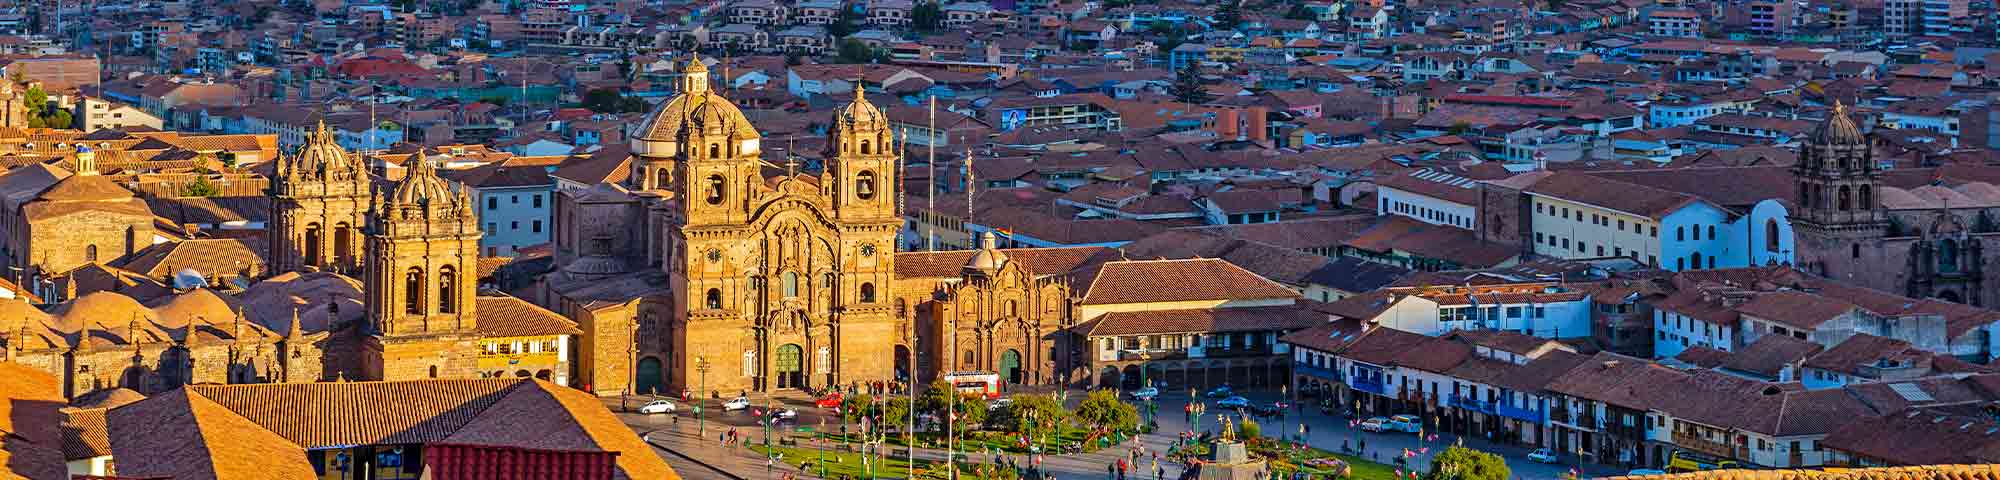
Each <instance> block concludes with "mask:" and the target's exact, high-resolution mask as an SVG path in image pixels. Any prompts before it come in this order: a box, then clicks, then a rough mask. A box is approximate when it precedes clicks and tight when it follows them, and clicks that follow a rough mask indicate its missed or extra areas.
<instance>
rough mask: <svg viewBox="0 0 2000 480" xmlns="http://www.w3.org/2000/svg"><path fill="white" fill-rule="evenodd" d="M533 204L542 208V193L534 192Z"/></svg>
mask: <svg viewBox="0 0 2000 480" xmlns="http://www.w3.org/2000/svg"><path fill="white" fill-rule="evenodd" d="M533 206H534V207H535V208H542V194H539V193H537V194H535V199H534V205H533Z"/></svg>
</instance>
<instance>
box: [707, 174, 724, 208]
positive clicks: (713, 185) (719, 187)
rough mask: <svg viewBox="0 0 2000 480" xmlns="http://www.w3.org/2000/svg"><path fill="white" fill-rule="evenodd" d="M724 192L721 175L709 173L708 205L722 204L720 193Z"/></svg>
mask: <svg viewBox="0 0 2000 480" xmlns="http://www.w3.org/2000/svg"><path fill="white" fill-rule="evenodd" d="M724 193H725V192H724V191H723V183H722V176H721V175H709V176H708V204H709V205H721V204H722V195H723V194H724Z"/></svg>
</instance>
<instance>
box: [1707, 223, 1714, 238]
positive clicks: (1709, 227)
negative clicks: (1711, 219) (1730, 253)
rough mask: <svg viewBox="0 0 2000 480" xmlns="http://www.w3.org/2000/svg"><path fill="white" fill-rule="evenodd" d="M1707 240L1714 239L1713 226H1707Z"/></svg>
mask: <svg viewBox="0 0 2000 480" xmlns="http://www.w3.org/2000/svg"><path fill="white" fill-rule="evenodd" d="M1708 239H1709V240H1714V239H1715V226H1714V225H1709V226H1708Z"/></svg>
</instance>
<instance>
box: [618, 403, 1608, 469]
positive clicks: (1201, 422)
mask: <svg viewBox="0 0 2000 480" xmlns="http://www.w3.org/2000/svg"><path fill="white" fill-rule="evenodd" d="M1083 393H1084V392H1082V391H1080V390H1074V391H1071V393H1070V394H1069V405H1067V406H1070V407H1074V405H1076V403H1077V402H1078V401H1080V400H1081V399H1082V398H1083V397H1084V395H1083ZM1244 396H1245V397H1246V398H1248V399H1250V400H1251V401H1252V403H1253V404H1255V405H1269V404H1271V402H1272V401H1274V400H1277V398H1278V392H1276V391H1269V392H1245V393H1244ZM604 400H605V402H606V407H607V408H610V409H611V410H612V411H613V412H620V407H619V399H618V397H608V398H605V399H604ZM751 400H752V401H753V402H754V404H755V405H756V408H757V409H759V410H762V409H764V408H765V405H766V402H767V399H765V398H764V397H763V396H761V395H753V396H752V397H751ZM1200 400H1202V401H1205V402H1208V403H1209V404H1210V406H1209V409H1208V414H1207V415H1204V416H1202V417H1201V418H1198V419H1196V424H1195V425H1190V424H1189V422H1188V421H1187V416H1186V415H1185V414H1184V413H1183V408H1184V407H1185V406H1186V405H1187V401H1188V398H1187V392H1186V391H1185V390H1182V391H1179V392H1173V391H1167V392H1162V395H1161V398H1160V399H1159V400H1158V404H1159V407H1158V409H1159V410H1158V411H1159V418H1157V419H1156V420H1157V421H1158V422H1159V425H1160V428H1159V430H1157V431H1156V433H1153V434H1147V435H1141V436H1140V437H1139V438H1138V442H1139V444H1141V445H1144V446H1145V448H1147V449H1148V450H1149V451H1151V452H1166V450H1167V448H1168V446H1169V445H1170V444H1171V443H1172V442H1173V441H1174V438H1175V435H1176V434H1177V433H1179V432H1183V431H1188V430H1191V429H1193V430H1213V429H1214V428H1215V426H1216V414H1217V413H1220V412H1222V411H1223V409H1221V408H1218V407H1215V406H1213V403H1214V399H1200ZM768 402H770V404H773V405H777V406H779V407H780V408H792V409H794V410H796V411H797V412H798V418H797V420H796V421H788V422H785V425H786V428H790V426H791V425H805V426H815V427H817V426H820V425H825V428H826V429H827V431H838V429H839V425H840V419H839V418H838V417H836V416H834V415H833V412H832V410H831V409H822V408H817V407H814V406H812V399H810V398H806V397H804V396H802V395H800V394H797V393H792V394H778V395H775V396H773V397H772V398H770V399H769V400H768ZM641 403H644V401H643V400H640V399H638V398H636V397H635V398H634V399H633V400H632V401H631V402H630V406H631V407H632V408H633V409H637V408H638V406H639V404H641ZM676 404H678V406H679V410H678V411H677V412H676V413H673V414H662V415H641V414H638V413H623V412H620V413H618V416H619V417H620V418H621V419H622V420H623V421H624V422H625V423H626V425H628V426H630V427H632V429H633V430H634V431H636V432H639V433H640V434H641V435H645V436H646V437H647V438H648V440H649V441H650V442H651V443H653V445H654V446H655V448H656V449H658V450H660V453H661V456H662V457H664V458H666V459H667V462H668V464H669V465H672V466H673V467H674V469H675V471H676V472H679V473H680V474H681V475H682V476H683V477H685V478H690V479H725V478H735V479H741V478H758V477H759V476H760V475H762V474H765V473H766V471H767V469H766V462H765V460H764V458H763V457H761V456H759V455H757V454H756V453H754V452H751V451H749V450H747V449H743V448H724V447H722V446H721V443H720V440H719V438H718V436H719V435H722V434H723V432H726V431H728V430H729V429H731V428H735V429H736V430H737V431H738V432H739V434H742V435H747V436H748V438H749V439H750V440H751V441H753V442H761V441H762V439H763V433H764V432H763V430H762V427H760V426H759V425H758V424H757V423H756V419H755V418H754V417H753V416H752V415H751V414H750V413H749V412H747V411H735V412H723V411H722V409H721V408H720V405H721V402H720V401H719V400H710V401H708V402H706V405H707V407H705V410H704V412H703V414H702V415H701V416H700V418H702V419H703V420H704V421H705V423H706V424H707V428H706V430H707V433H706V434H705V435H703V434H699V433H697V430H698V427H697V423H698V421H697V416H696V415H695V413H694V412H693V409H692V408H691V405H686V404H683V403H682V402H676ZM1138 406H1139V410H1140V412H1141V415H1144V413H1145V411H1146V407H1145V406H1144V405H1143V404H1138ZM1304 411H1305V413H1304V414H1303V415H1301V414H1300V413H1299V412H1300V409H1298V408H1291V409H1288V410H1287V415H1286V417H1285V418H1284V419H1282V420H1278V419H1270V420H1260V423H1261V424H1262V425H1263V432H1264V435H1266V436H1278V435H1280V434H1282V433H1284V432H1290V433H1293V434H1296V433H1297V432H1298V431H1299V423H1298V422H1299V421H1301V419H1303V420H1304V421H1305V422H1307V423H1308V425H1309V431H1310V432H1311V433H1310V436H1309V437H1308V438H1307V439H1306V440H1307V442H1308V443H1309V444H1310V445H1312V446H1313V447H1317V448H1321V449H1326V450H1331V451H1336V452H1338V451H1340V449H1341V447H1342V445H1343V443H1346V444H1349V445H1359V444H1360V443H1361V442H1363V441H1365V442H1366V444H1367V446H1368V448H1367V450H1366V451H1364V452H1361V456H1363V457H1366V458H1372V459H1379V461H1381V462H1383V463H1391V462H1392V459H1393V458H1394V457H1395V456H1396V455H1398V454H1400V453H1401V452H1402V451H1403V450H1404V449H1406V448H1407V449H1411V450H1420V449H1424V448H1429V452H1430V454H1428V455H1419V456H1418V457H1417V458H1413V459H1411V462H1410V465H1412V466H1414V467H1416V468H1418V469H1425V468H1427V467H1428V461H1429V459H1430V457H1431V456H1432V455H1435V454H1436V453H1439V452H1442V451H1443V450H1444V448H1445V447H1448V446H1450V445H1452V444H1453V442H1456V441H1458V438H1457V437H1456V436H1454V435H1450V434H1441V435H1438V438H1437V441H1434V442H1420V441H1419V439H1418V438H1417V436H1416V434H1413V433H1367V432H1359V431H1355V430H1352V429H1349V428H1348V426H1347V425H1348V419H1347V418H1344V417H1340V416H1328V415H1322V414H1320V413H1319V410H1318V409H1317V408H1316V407H1307V408H1305V409H1304ZM821 422H824V423H821ZM1191 427H1194V428H1191ZM1464 441H1465V445H1466V446H1467V447H1471V448H1475V449H1478V450H1481V451H1486V452H1490V453H1495V454H1498V455H1500V456H1502V457H1503V458H1505V459H1506V460H1507V466H1508V467H1509V468H1510V469H1511V470H1512V471H1513V473H1514V478H1517V479H1554V478H1560V477H1561V476H1562V475H1563V474H1564V473H1566V472H1568V471H1569V469H1570V468H1572V467H1573V466H1574V465H1569V464H1545V463H1537V462H1533V461H1530V460H1528V453H1529V452H1531V451H1533V449H1532V448H1523V447H1516V446H1502V445H1495V444H1492V443H1490V442H1487V441H1486V440H1484V439H1478V438H1466V439H1465V440H1464ZM1130 447H1131V444H1127V445H1125V446H1116V447H1112V448H1108V449H1104V450H1101V451H1098V452H1093V453H1090V454H1083V455H1067V456H1060V457H1057V456H1050V457H1047V459H1046V460H1045V464H1044V467H1045V468H1047V469H1048V470H1050V471H1052V472H1054V473H1055V474H1056V476H1057V477H1059V478H1080V479H1081V478H1103V477H1102V476H1103V475H1104V466H1105V464H1106V463H1108V462H1113V461H1115V460H1116V459H1118V458H1121V457H1124V456H1125V455H1126V454H1127V453H1129V449H1130ZM897 451H898V452H900V451H901V450H897ZM899 455H900V453H899ZM683 456H684V457H685V458H684V457H683ZM918 458H920V459H931V460H940V461H941V460H943V454H942V452H939V451H932V450H919V451H918ZM973 458H974V459H978V460H984V459H985V457H984V456H983V455H977V454H975V455H973ZM794 463H796V462H794ZM1140 465H1141V466H1142V467H1143V470H1145V471H1150V470H1151V469H1152V465H1151V463H1150V460H1148V461H1144V462H1141V464H1140ZM710 466H712V467H713V468H711V467H710ZM1162 466H1163V467H1166V478H1177V477H1178V476H1179V474H1180V471H1179V468H1178V467H1177V466H1173V465H1166V462H1163V463H1162ZM788 468H789V469H790V470H796V468H790V467H786V466H782V465H774V466H771V468H770V469H769V470H768V471H769V472H770V474H771V475H777V474H782V473H784V472H786V471H788ZM716 469H720V470H724V471H727V472H728V473H720V472H717V471H716ZM1583 471H1584V473H1585V474H1586V475H1588V476H1591V477H1597V476H1607V475H1618V474H1623V473H1624V471H1622V470H1616V469H1613V468H1611V467H1606V466H1585V467H1584V469H1583ZM901 473H902V472H886V473H885V477H901V476H902V475H901ZM808 477H809V476H808Z"/></svg>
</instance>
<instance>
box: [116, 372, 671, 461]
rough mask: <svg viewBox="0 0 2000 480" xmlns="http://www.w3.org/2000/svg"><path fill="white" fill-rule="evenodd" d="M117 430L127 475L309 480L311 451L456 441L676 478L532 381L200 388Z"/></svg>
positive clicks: (611, 426) (619, 430) (624, 431)
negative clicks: (574, 455) (574, 456)
mask: <svg viewBox="0 0 2000 480" xmlns="http://www.w3.org/2000/svg"><path fill="white" fill-rule="evenodd" d="M110 423H111V429H110V431H111V438H112V450H113V452H114V454H115V456H116V457H117V458H118V468H119V473H120V474H123V475H136V476H150V475H167V476H172V477H174V478H220V479H234V478H312V477H315V475H314V474H313V471H312V468H311V467H310V466H308V465H306V457H305V450H307V449H316V448H325V447H335V446H346V445H390V444H437V443H449V444H458V445H484V446H499V447H516V448H530V449H544V450H569V451H585V452H607V451H608V452H616V453H618V454H619V455H618V456H617V460H616V464H617V468H618V471H617V472H615V474H614V475H613V478H621V479H676V478H679V477H678V475H675V474H674V472H673V471H672V470H671V469H669V468H668V467H667V465H666V463H665V462H664V461H662V460H661V459H660V457H659V455H656V454H654V453H653V451H652V449H651V448H650V447H648V446H647V445H645V443H643V442H642V441H641V440H640V439H639V438H638V436H637V435H636V434H634V433H633V432H632V430H631V429H630V428H629V427H627V426H625V425H624V424H623V423H622V422H620V421H619V420H618V419H617V417H614V416H612V415H611V412H610V411H608V410H605V409H604V406H603V404H602V403H599V402H598V401H597V399H596V398H594V397H591V396H589V395H588V394H585V393H583V392H579V391H576V390H573V389H570V388H567V387H561V386H558V385H555V384H552V383H548V382H546V381H542V380H534V379H480V380H421V381H408V382H364V383H304V384H264V385H195V386H189V387H185V388H182V389H179V390H174V391H172V392H169V393H166V394H161V395H160V396H156V397H153V398H149V399H146V400H144V401H141V402H139V403H135V404H132V405H128V406H126V407H123V408H119V409H117V410H114V411H112V412H111V415H110Z"/></svg>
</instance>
